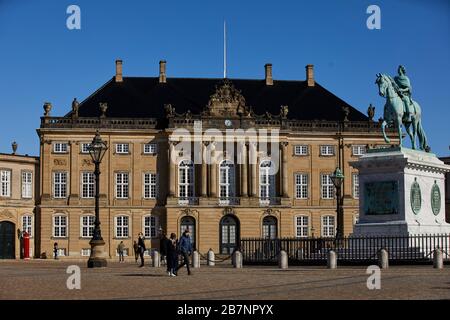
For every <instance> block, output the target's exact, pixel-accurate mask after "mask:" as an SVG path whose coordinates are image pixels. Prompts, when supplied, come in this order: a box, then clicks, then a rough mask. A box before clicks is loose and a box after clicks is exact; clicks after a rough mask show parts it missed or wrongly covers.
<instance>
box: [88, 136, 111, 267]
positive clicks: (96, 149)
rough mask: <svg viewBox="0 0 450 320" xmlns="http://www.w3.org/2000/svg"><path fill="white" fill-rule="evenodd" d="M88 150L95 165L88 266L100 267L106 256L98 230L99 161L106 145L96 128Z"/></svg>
mask: <svg viewBox="0 0 450 320" xmlns="http://www.w3.org/2000/svg"><path fill="white" fill-rule="evenodd" d="M88 150H89V154H90V155H91V158H92V161H93V162H94V165H95V170H94V176H95V222H94V232H93V235H92V239H91V241H90V242H89V244H90V245H91V255H90V257H89V260H88V268H100V267H106V256H105V253H104V252H105V251H104V249H105V241H103V238H102V232H101V230H100V209H99V198H100V163H101V162H102V159H103V157H104V156H105V154H106V150H108V147H107V145H106V142H104V141H103V140H102V138H101V137H100V133H99V132H98V130H97V132H96V133H95V137H94V139H93V140H92V143H91V144H90V146H89V148H88Z"/></svg>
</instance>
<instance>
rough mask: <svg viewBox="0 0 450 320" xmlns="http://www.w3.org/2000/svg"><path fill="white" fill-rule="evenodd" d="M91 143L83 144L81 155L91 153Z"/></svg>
mask: <svg viewBox="0 0 450 320" xmlns="http://www.w3.org/2000/svg"><path fill="white" fill-rule="evenodd" d="M90 146H91V144H90V143H82V144H81V153H89V147H90Z"/></svg>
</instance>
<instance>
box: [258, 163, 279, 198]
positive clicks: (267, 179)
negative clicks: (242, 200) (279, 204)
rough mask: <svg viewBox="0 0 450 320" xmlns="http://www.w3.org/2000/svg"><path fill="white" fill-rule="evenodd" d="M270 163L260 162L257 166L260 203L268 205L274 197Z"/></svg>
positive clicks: (273, 176)
mask: <svg viewBox="0 0 450 320" xmlns="http://www.w3.org/2000/svg"><path fill="white" fill-rule="evenodd" d="M272 171H273V164H272V161H267V160H266V161H262V162H261V164H260V166H259V197H260V202H262V203H266V202H267V203H270V199H271V198H273V197H275V175H274V172H272Z"/></svg>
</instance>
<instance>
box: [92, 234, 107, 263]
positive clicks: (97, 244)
mask: <svg viewBox="0 0 450 320" xmlns="http://www.w3.org/2000/svg"><path fill="white" fill-rule="evenodd" d="M89 244H90V245H91V255H90V257H89V260H88V268H103V267H106V265H107V263H106V257H107V254H106V252H105V241H104V240H103V239H101V240H91V241H90V242H89Z"/></svg>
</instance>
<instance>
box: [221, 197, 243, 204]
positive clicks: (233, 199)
mask: <svg viewBox="0 0 450 320" xmlns="http://www.w3.org/2000/svg"><path fill="white" fill-rule="evenodd" d="M239 204H240V198H239V197H221V198H219V205H221V206H233V205H239Z"/></svg>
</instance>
